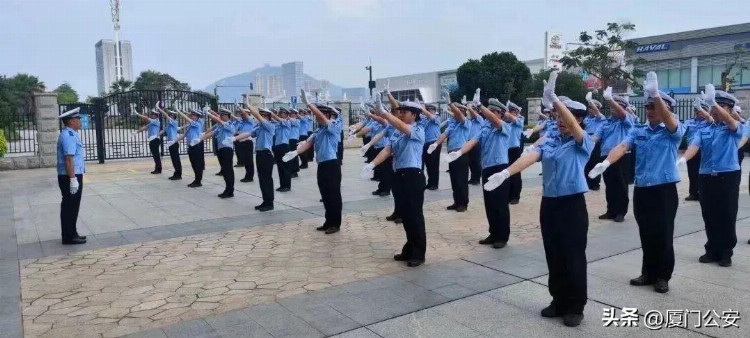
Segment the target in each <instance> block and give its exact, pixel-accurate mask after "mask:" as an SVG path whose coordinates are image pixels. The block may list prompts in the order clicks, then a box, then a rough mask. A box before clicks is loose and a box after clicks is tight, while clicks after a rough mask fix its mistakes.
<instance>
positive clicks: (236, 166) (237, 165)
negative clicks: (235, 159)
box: [234, 163, 245, 168]
mask: <svg viewBox="0 0 750 338" xmlns="http://www.w3.org/2000/svg"><path fill="white" fill-rule="evenodd" d="M244 166H245V165H244V164H239V163H237V164H235V165H234V167H235V168H241V167H244Z"/></svg>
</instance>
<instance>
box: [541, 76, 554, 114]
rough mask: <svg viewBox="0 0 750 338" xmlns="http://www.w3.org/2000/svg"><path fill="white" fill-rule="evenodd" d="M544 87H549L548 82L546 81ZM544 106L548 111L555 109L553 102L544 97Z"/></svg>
mask: <svg viewBox="0 0 750 338" xmlns="http://www.w3.org/2000/svg"><path fill="white" fill-rule="evenodd" d="M544 85H545V86H546V85H547V80H544ZM542 106H543V107H544V108H547V109H549V110H552V108H554V107H553V106H552V102H549V100H547V98H546V97H544V96H542Z"/></svg>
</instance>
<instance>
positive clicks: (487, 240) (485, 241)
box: [479, 235, 495, 245]
mask: <svg viewBox="0 0 750 338" xmlns="http://www.w3.org/2000/svg"><path fill="white" fill-rule="evenodd" d="M493 243H495V241H493V240H492V235H489V236H487V238H485V239H483V240H480V241H479V244H482V245H491V244H493Z"/></svg>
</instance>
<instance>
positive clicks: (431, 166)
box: [419, 104, 443, 190]
mask: <svg viewBox="0 0 750 338" xmlns="http://www.w3.org/2000/svg"><path fill="white" fill-rule="evenodd" d="M422 115H424V116H422V117H421V118H420V119H419V123H420V124H422V128H423V129H424V137H425V144H424V151H423V152H422V164H423V165H424V167H427V190H437V189H438V183H440V151H441V150H442V147H443V146H442V145H438V147H437V148H436V149H435V150H434V151H433V152H432V153H431V154H430V153H428V152H427V149H429V148H430V146H431V145H432V144H433V143H435V141H437V139H438V137H440V124H441V119H440V114H438V113H437V107H436V106H435V105H434V104H427V105H425V110H423V111H422ZM422 169H423V170H424V168H422Z"/></svg>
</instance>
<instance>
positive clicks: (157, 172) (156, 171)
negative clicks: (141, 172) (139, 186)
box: [151, 170, 161, 175]
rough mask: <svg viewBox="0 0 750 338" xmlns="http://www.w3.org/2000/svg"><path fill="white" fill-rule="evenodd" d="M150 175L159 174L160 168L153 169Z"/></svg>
mask: <svg viewBox="0 0 750 338" xmlns="http://www.w3.org/2000/svg"><path fill="white" fill-rule="evenodd" d="M151 174H152V175H159V174H161V170H154V171H152V172H151Z"/></svg>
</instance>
